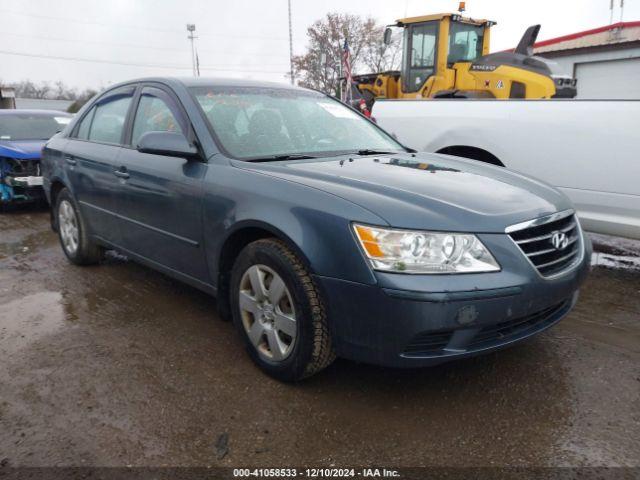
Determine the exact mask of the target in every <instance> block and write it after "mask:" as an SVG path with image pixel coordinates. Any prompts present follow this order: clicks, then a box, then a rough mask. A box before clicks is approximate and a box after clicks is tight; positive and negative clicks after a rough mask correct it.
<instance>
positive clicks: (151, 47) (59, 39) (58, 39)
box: [0, 30, 284, 67]
mask: <svg viewBox="0 0 640 480" xmlns="http://www.w3.org/2000/svg"><path fill="white" fill-rule="evenodd" d="M0 35H8V36H11V37H20V38H31V39H34V40H47V41H54V42H66V43H73V44H76V45H77V44H79V43H80V42H78V40H77V39H75V40H74V39H71V38H62V37H49V36H42V35H26V34H24V33H15V32H6V31H2V30H0ZM81 43H82V44H90V45H105V46H112V47H125V48H137V49H147V50H159V51H163V52H167V51H169V52H180V53H184V49H183V48H172V47H159V46H154V45H136V44H133V43H120V42H102V41H96V40H85V39H83V40H82V42H81ZM198 51H199V52H200V53H209V54H212V55H226V56H233V57H239V56H243V55H260V56H261V57H277V58H282V57H283V56H284V55H278V54H275V53H259V52H229V51H228V50H227V51H225V52H220V51H216V50H207V49H198ZM262 65H265V66H269V67H274V66H282V65H284V63H283V64H278V65H275V64H262Z"/></svg>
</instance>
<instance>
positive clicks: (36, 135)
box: [0, 110, 71, 206]
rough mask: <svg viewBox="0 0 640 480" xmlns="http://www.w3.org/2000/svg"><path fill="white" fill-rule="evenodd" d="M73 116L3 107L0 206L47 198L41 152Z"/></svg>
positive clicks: (1, 115) (0, 134)
mask: <svg viewBox="0 0 640 480" xmlns="http://www.w3.org/2000/svg"><path fill="white" fill-rule="evenodd" d="M70 120H71V115H69V114H68V113H65V112H55V111H47V110H0V206H2V205H7V204H10V203H22V202H33V201H37V200H42V199H44V194H43V192H42V176H41V174H40V152H41V150H42V147H43V146H44V144H45V142H46V141H47V140H49V139H50V138H51V137H52V136H54V135H55V134H56V133H58V132H60V131H61V130H62V129H63V128H64V127H65V126H66V125H67V124H68V123H69V121H70Z"/></svg>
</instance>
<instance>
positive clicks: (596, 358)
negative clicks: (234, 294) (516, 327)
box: [0, 210, 640, 467]
mask: <svg viewBox="0 0 640 480" xmlns="http://www.w3.org/2000/svg"><path fill="white" fill-rule="evenodd" d="M596 247H597V249H598V250H599V251H598V253H596V254H595V255H594V262H593V263H594V270H593V273H592V275H591V276H590V278H589V279H588V281H587V283H586V284H585V286H584V288H583V291H582V295H581V299H580V301H579V303H578V305H577V307H576V309H575V310H574V311H573V312H572V313H571V314H570V316H569V317H567V318H566V319H565V320H564V321H562V322H561V323H560V324H559V325H558V326H556V327H555V328H553V329H551V330H550V331H548V332H546V333H544V334H542V335H539V336H538V337H536V338H535V339H534V340H532V341H530V342H528V343H525V344H522V345H519V346H516V347H514V348H511V349H509V350H505V351H502V352H499V353H496V354H491V355H488V356H484V357H478V358H474V359H470V360H467V361H462V362H457V363H452V364H448V365H443V366H439V367H435V368H430V369H423V370H408V371H407V370H402V371H398V370H391V369H382V368H377V367H372V366H367V365H360V364H355V363H352V362H347V361H341V360H339V361H337V362H335V363H334V364H333V365H332V366H331V367H330V368H329V369H327V370H326V371H324V372H322V373H321V374H320V375H318V376H316V377H314V378H311V379H309V380H308V381H305V382H303V383H300V384H297V385H285V384H281V383H278V382H276V381H274V380H271V379H270V378H268V377H266V376H264V375H263V374H262V373H260V371H258V370H257V369H256V368H255V367H254V366H253V365H252V364H251V362H250V361H249V359H248V357H247V355H246V354H245V353H244V352H243V350H242V348H241V345H240V341H239V339H238V338H237V337H236V335H235V333H234V331H233V329H232V326H231V325H230V324H229V323H225V322H222V321H219V320H218V319H217V318H216V313H215V301H214V300H213V299H212V298H210V297H208V296H206V295H205V294H203V293H201V292H199V291H197V290H194V289H192V288H190V287H187V286H184V285H181V284H180V283H178V282H175V281H173V280H171V279H169V278H167V277H164V276H163V275H160V274H158V273H155V272H153V271H151V270H148V269H146V268H143V267H140V266H138V265H136V264H133V263H131V262H128V261H127V260H126V259H124V258H121V257H117V256H115V255H114V256H110V257H109V258H108V260H107V261H106V262H105V263H104V264H102V265H100V266H97V267H87V268H80V267H75V266H72V265H70V264H69V263H68V262H67V261H66V259H65V257H64V255H63V253H62V251H61V249H60V247H59V245H58V240H57V237H56V236H55V234H54V233H53V232H51V230H50V229H49V226H48V213H47V212H46V211H42V210H29V211H21V212H13V213H5V214H2V215H0V461H2V463H3V464H4V465H10V466H52V465H64V466H82V465H91V466H124V465H134V466H162V465H180V466H203V465H212V466H236V465H244V466H247V465H253V466H263V467H264V466H279V467H282V466H292V465H294V466H295V465H298V466H300V465H315V466H328V465H331V464H333V465H369V464H376V465H388V466H405V467H406V466H421V465H431V466H435V465H457V466H485V465H493V466H507V465H508V466H558V465H562V466H576V465H590V466H640V262H638V257H639V256H640V244H639V243H638V242H629V241H619V240H615V239H610V238H607V237H600V236H598V237H597V238H596Z"/></svg>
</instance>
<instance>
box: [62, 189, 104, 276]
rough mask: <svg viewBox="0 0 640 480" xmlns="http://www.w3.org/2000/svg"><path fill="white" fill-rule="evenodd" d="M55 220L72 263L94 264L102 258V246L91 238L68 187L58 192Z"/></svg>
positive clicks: (63, 246) (65, 251) (63, 248)
mask: <svg viewBox="0 0 640 480" xmlns="http://www.w3.org/2000/svg"><path fill="white" fill-rule="evenodd" d="M55 221H56V225H57V230H58V237H59V238H60V245H61V246H62V250H63V251H64V254H65V255H66V256H67V258H68V259H69V260H70V261H71V262H72V263H75V264H76V265H92V264H95V263H98V262H99V261H100V260H101V259H102V255H103V251H102V248H101V247H100V246H99V245H97V244H96V243H95V242H94V241H93V240H91V239H90V238H89V235H88V232H87V229H86V227H85V225H86V223H85V222H84V220H83V219H82V216H81V214H80V209H79V208H78V206H77V204H76V202H75V200H74V199H73V197H72V196H71V193H70V192H69V190H68V189H66V188H63V189H62V190H60V192H59V193H58V197H57V199H56V207H55Z"/></svg>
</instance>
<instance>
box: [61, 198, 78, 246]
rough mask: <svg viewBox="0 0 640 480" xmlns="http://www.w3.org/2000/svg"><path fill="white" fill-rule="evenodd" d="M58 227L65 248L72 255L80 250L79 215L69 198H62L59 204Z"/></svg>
mask: <svg viewBox="0 0 640 480" xmlns="http://www.w3.org/2000/svg"><path fill="white" fill-rule="evenodd" d="M58 228H59V229H60V238H61V239H62V244H63V246H64V249H65V250H66V251H67V253H68V254H70V255H75V253H76V251H77V250H78V243H79V241H78V238H79V235H78V233H79V232H78V217H77V216H76V212H75V210H74V208H73V205H71V202H69V201H68V200H62V201H61V202H60V205H59V206H58Z"/></svg>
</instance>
